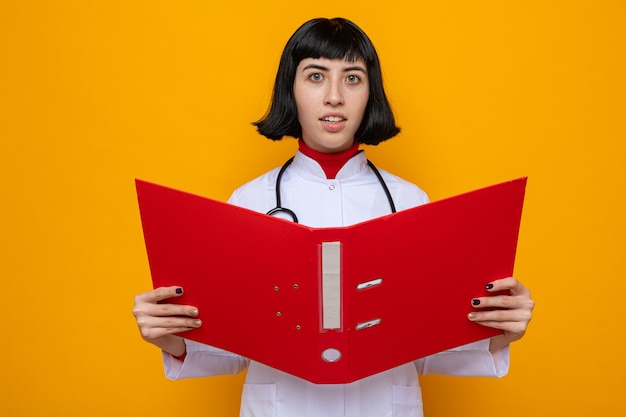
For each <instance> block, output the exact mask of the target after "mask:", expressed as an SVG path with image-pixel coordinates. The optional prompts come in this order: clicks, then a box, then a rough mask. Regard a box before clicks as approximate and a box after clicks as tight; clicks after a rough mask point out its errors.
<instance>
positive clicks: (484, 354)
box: [133, 18, 533, 417]
mask: <svg viewBox="0 0 626 417" xmlns="http://www.w3.org/2000/svg"><path fill="white" fill-rule="evenodd" d="M255 124H256V126H257V128H258V130H259V132H260V133H261V134H262V135H264V136H266V137H268V138H270V139H273V140H278V139H281V138H283V137H284V136H290V137H294V138H297V139H298V146H299V150H298V152H297V153H296V155H295V157H294V158H293V160H292V161H290V162H289V163H288V164H286V165H285V166H284V167H282V169H281V168H276V169H274V170H272V171H270V172H268V173H266V174H264V175H262V176H261V177H259V178H257V179H255V180H253V181H251V182H249V183H247V184H245V185H244V186H242V187H241V188H239V189H237V190H236V191H235V192H234V194H233V195H232V197H231V199H230V203H232V204H235V205H239V206H243V207H246V208H249V209H252V210H256V211H259V212H262V213H268V212H270V211H271V210H272V209H273V208H274V207H276V206H277V205H278V206H283V207H286V208H289V209H290V210H293V212H290V213H287V212H286V211H284V210H281V211H279V212H278V213H275V215H278V216H286V217H287V218H290V219H291V218H294V219H297V221H299V222H300V223H302V224H306V225H308V226H313V227H332V226H347V225H351V224H355V223H358V222H362V221H365V220H368V219H371V218H374V217H378V216H382V215H385V214H388V213H390V211H393V210H403V209H407V208H410V207H414V206H416V205H419V204H424V203H426V202H428V198H427V196H426V194H425V193H424V192H423V191H422V190H420V189H419V188H418V187H417V186H415V185H413V184H411V183H409V182H407V181H404V180H402V179H400V178H398V177H396V176H394V175H392V174H390V173H388V172H386V171H384V170H377V169H376V168H375V167H374V166H373V165H371V164H369V163H368V161H367V159H366V156H365V153H364V152H363V151H360V150H359V144H362V143H363V144H370V145H376V144H378V143H380V142H382V141H384V140H387V139H389V138H391V137H393V136H395V135H396V134H397V133H398V132H399V129H398V128H397V127H396V125H395V121H394V117H393V114H392V112H391V109H390V106H389V103H388V101H387V98H386V96H385V92H384V90H383V83H382V76H381V70H380V63H379V60H378V56H377V54H376V51H375V49H374V46H373V45H372V43H371V41H370V40H369V38H368V37H367V35H366V34H365V33H364V32H363V31H362V30H361V29H360V28H358V27H357V26H356V25H355V24H354V23H352V22H350V21H348V20H345V19H340V18H337V19H330V20H329V19H313V20H311V21H309V22H306V23H305V24H304V25H302V26H301V27H300V28H299V29H298V30H297V31H296V32H295V33H294V34H293V35H292V37H291V38H290V39H289V41H288V42H287V45H286V47H285V49H284V51H283V54H282V58H281V61H280V66H279V69H278V74H277V76H276V83H275V86H274V93H273V99H272V103H271V106H270V109H269V111H268V113H267V114H266V115H265V117H264V118H263V119H261V120H260V121H258V122H257V123H255ZM277 181H279V184H278V189H279V190H280V195H281V197H280V198H281V201H280V203H281V204H277V201H276V200H277V196H276V188H277ZM273 214H274V213H273ZM250 278H251V279H254V277H250ZM487 289H488V290H489V291H493V292H500V291H502V290H506V291H508V295H493V296H490V297H482V298H479V299H474V300H468V304H470V303H471V304H472V305H474V306H479V307H481V310H480V311H478V310H477V311H476V312H473V313H470V315H469V316H468V319H469V320H472V321H475V322H476V323H479V324H482V325H484V326H489V327H494V328H498V329H502V330H504V332H503V334H501V335H499V336H496V337H493V338H491V339H488V340H483V341H480V342H476V343H471V344H469V345H465V346H461V347H458V348H456V349H452V350H449V351H445V352H441V353H438V354H435V355H432V356H429V357H426V358H422V359H418V360H415V361H414V362H411V363H407V364H404V365H402V366H399V367H397V368H394V369H391V370H388V371H385V372H382V373H379V374H376V375H373V376H370V377H367V378H364V379H362V380H359V381H356V382H353V383H350V384H345V385H341V384H333V385H316V384H312V383H310V382H307V381H305V380H303V379H300V378H297V377H295V376H292V375H289V374H286V373H283V372H281V371H279V370H276V369H273V368H270V367H268V366H265V365H263V364H261V363H258V362H254V361H250V360H248V359H246V358H244V357H241V356H238V355H235V354H232V353H230V352H226V351H223V350H220V349H217V348H214V347H211V346H207V345H203V344H200V343H196V342H193V341H189V340H186V339H184V338H183V337H182V336H178V335H176V333H180V332H184V331H185V330H189V329H191V328H195V327H199V326H201V325H202V322H201V320H200V317H201V312H198V310H197V308H195V307H193V306H181V305H175V304H167V303H163V301H164V300H167V299H170V298H174V297H177V296H179V295H180V294H182V291H183V290H182V288H178V287H167V288H157V289H155V290H153V291H150V292H147V293H143V294H140V295H138V296H136V297H135V307H134V310H133V313H134V315H135V317H136V319H137V324H138V326H139V329H140V332H141V335H142V337H143V338H144V339H145V340H146V341H148V342H150V343H152V344H154V345H156V346H158V347H159V348H161V349H162V351H163V360H164V364H165V370H166V374H167V376H168V377H169V378H173V379H179V378H189V377H199V376H209V375H220V374H234V373H238V372H241V371H243V370H245V369H247V370H248V374H247V379H246V383H245V386H244V389H243V396H242V403H241V416H244V417H248V416H262V417H264V416H277V417H283V416H285V417H296V416H307V417H311V416H323V417H336V416H337V417H338V416H354V417H368V416H372V417H374V416H376V417H383V416H411V417H417V416H421V415H422V404H421V393H420V387H419V381H418V374H424V373H438V374H448V375H481V376H497V377H500V376H503V375H505V374H506V373H507V371H508V362H509V349H508V346H509V344H510V343H511V342H513V341H515V340H517V339H519V338H521V337H522V336H523V335H524V333H525V331H526V327H527V325H528V323H529V321H530V319H531V315H532V309H533V301H532V299H531V297H530V293H529V291H528V290H527V289H526V288H525V287H524V286H523V285H522V284H521V283H520V282H519V281H517V280H516V279H515V278H513V277H508V278H503V279H501V280H496V281H494V282H491V283H487ZM485 308H486V309H485Z"/></svg>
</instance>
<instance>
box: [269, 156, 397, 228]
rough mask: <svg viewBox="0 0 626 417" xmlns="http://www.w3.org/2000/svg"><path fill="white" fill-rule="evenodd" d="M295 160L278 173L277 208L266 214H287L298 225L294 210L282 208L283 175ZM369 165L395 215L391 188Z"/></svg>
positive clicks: (370, 165) (285, 164)
mask: <svg viewBox="0 0 626 417" xmlns="http://www.w3.org/2000/svg"><path fill="white" fill-rule="evenodd" d="M293 159H294V157H293V156H292V157H291V158H289V159H288V160H287V161H286V162H285V163H284V164H283V166H282V167H281V168H280V171H278V176H277V177H276V189H275V192H276V207H274V208H273V209H271V210H270V211H268V212H267V213H266V214H268V215H270V216H273V215H275V214H277V213H285V214H287V215H288V216H289V217H291V219H292V220H293V222H294V223H298V216H296V213H294V212H293V210H290V209H288V208H287V207H282V205H281V204H282V202H281V195H280V183H281V181H282V179H283V174H284V173H285V171H286V170H287V167H289V165H291V163H292V162H293ZM367 165H368V166H369V167H370V168H371V169H372V171H374V174H375V175H376V178H378V182H379V183H380V185H381V187H382V188H383V191H384V192H385V195H386V196H387V201H388V202H389V207H390V208H391V212H392V213H395V212H396V205H395V204H394V202H393V198H392V197H391V193H390V192H389V188H388V187H387V184H386V183H385V180H384V179H383V176H382V175H381V174H380V171H378V168H376V166H375V165H374V164H373V163H372V162H371V161H370V160H369V159H368V160H367Z"/></svg>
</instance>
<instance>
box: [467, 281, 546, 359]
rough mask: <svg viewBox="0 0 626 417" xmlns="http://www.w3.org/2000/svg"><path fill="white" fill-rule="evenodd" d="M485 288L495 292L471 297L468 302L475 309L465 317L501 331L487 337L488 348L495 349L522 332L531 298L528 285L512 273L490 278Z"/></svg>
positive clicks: (529, 313) (528, 314)
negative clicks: (489, 341) (507, 276)
mask: <svg viewBox="0 0 626 417" xmlns="http://www.w3.org/2000/svg"><path fill="white" fill-rule="evenodd" d="M487 291H489V292H493V293H497V294H494V295H490V296H487V297H478V298H474V299H472V306H473V307H474V308H476V309H477V311H474V312H472V313H470V314H469V315H468V318H469V320H470V321H473V322H476V323H478V324H481V325H483V326H487V327H493V328H495V329H500V330H503V331H504V333H503V334H501V335H498V336H494V337H492V338H491V344H490V346H489V350H490V351H491V352H495V351H497V350H499V349H501V348H502V347H504V346H506V345H508V344H509V343H511V342H514V341H516V340H519V339H521V338H522V337H523V336H524V334H525V333H526V328H527V327H528V323H529V322H530V319H531V318H532V312H533V308H534V307H535V302H534V301H533V299H532V298H531V297H530V291H529V290H528V288H526V287H524V286H523V285H522V283H521V282H519V281H518V280H517V279H515V278H513V277H509V278H504V279H499V280H496V281H493V282H492V283H490V284H488V285H487ZM507 292H508V294H507Z"/></svg>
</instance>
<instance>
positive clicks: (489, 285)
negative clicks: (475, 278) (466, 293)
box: [485, 283, 493, 290]
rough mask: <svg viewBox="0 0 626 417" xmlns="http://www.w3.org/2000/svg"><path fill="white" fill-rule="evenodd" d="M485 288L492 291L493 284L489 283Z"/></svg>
mask: <svg viewBox="0 0 626 417" xmlns="http://www.w3.org/2000/svg"><path fill="white" fill-rule="evenodd" d="M485 288H487V289H488V290H490V289H492V288H493V284H491V283H490V284H487V285H485Z"/></svg>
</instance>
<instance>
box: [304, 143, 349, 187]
mask: <svg viewBox="0 0 626 417" xmlns="http://www.w3.org/2000/svg"><path fill="white" fill-rule="evenodd" d="M298 148H299V149H300V152H302V153H303V154H305V155H306V156H308V157H309V158H311V159H314V160H315V161H317V163H318V164H320V166H321V167H322V169H323V170H324V173H325V174H326V178H328V179H329V180H332V179H335V177H336V176H337V173H338V172H339V170H340V169H341V168H342V167H343V166H344V165H345V164H346V162H348V160H349V159H350V158H352V157H353V156H354V155H356V154H357V153H358V152H359V143H358V142H356V141H355V142H354V145H352V147H350V148H348V149H346V150H345V151H341V152H337V153H324V152H319V151H316V150H314V149H311V148H309V147H308V146H307V145H306V143H304V141H303V140H302V139H299V140H298Z"/></svg>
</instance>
